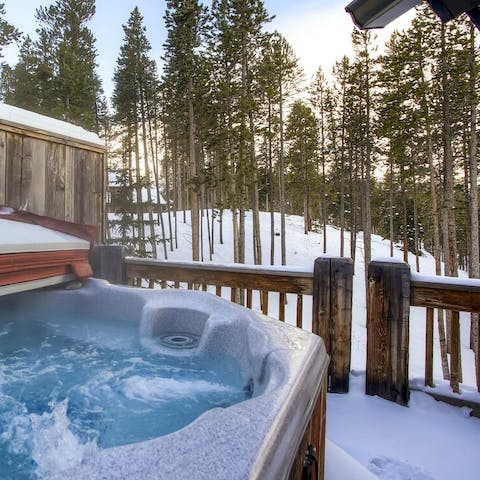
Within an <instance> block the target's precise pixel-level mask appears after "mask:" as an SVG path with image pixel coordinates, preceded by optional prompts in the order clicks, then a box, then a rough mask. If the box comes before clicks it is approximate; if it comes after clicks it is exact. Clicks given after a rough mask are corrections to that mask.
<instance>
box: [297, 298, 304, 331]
mask: <svg viewBox="0 0 480 480" xmlns="http://www.w3.org/2000/svg"><path fill="white" fill-rule="evenodd" d="M297 327H298V328H303V295H297Z"/></svg>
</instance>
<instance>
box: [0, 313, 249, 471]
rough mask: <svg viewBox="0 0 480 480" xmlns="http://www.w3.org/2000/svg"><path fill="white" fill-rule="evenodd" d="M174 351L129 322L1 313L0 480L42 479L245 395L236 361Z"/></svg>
mask: <svg viewBox="0 0 480 480" xmlns="http://www.w3.org/2000/svg"><path fill="white" fill-rule="evenodd" d="M178 338H180V336H178ZM175 353H176V350H175V349H172V354H171V355H166V354H164V353H159V352H158V351H157V350H155V349H149V348H148V342H144V341H143V339H141V338H140V335H139V331H138V327H136V326H135V325H131V324H125V323H123V324H122V322H118V323H113V322H102V321H101V320H99V319H97V318H79V317H75V316H72V317H68V318H66V317H62V318H59V317H55V316H54V315H52V316H50V317H49V318H44V317H42V318H39V317H38V315H37V314H36V313H35V312H34V311H32V312H27V313H25V314H24V315H21V316H18V315H15V318H13V313H12V312H11V311H9V310H7V309H1V308H0V432H1V433H0V478H1V479H2V480H9V479H12V480H13V479H15V480H23V479H41V478H47V477H49V476H51V475H54V474H58V473H60V472H62V471H65V470H67V469H69V468H71V467H73V466H75V465H78V464H80V463H81V462H82V461H83V460H84V459H86V458H88V457H89V456H91V455H93V454H94V453H95V452H96V451H97V450H98V449H102V448H108V447H113V446H118V445H124V444H128V443H135V442H139V441H143V440H148V439H151V438H155V437H158V436H161V435H166V434H168V433H171V432H173V431H176V430H178V429H180V428H182V427H184V426H186V425H187V424H189V423H190V422H192V421H193V420H194V419H195V418H197V417H198V416H199V415H201V414H202V413H203V412H205V411H207V410H209V409H211V408H215V407H228V406H230V405H232V404H234V403H237V402H239V401H242V400H245V399H246V398H248V396H249V394H248V392H246V391H245V389H244V383H245V382H244V381H243V379H242V377H241V375H240V368H239V366H238V364H237V363H236V362H235V361H234V360H233V359H231V358H228V357H227V358H224V357H222V359H218V358H213V357H203V356H202V357H199V356H185V355H176V354H175Z"/></svg>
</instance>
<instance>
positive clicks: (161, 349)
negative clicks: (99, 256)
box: [0, 279, 328, 480]
mask: <svg viewBox="0 0 480 480" xmlns="http://www.w3.org/2000/svg"><path fill="white" fill-rule="evenodd" d="M2 305H3V307H5V306H7V307H8V308H9V310H10V311H13V312H18V313H19V314H20V313H21V311H22V310H23V309H25V308H28V309H30V310H32V309H34V310H35V311H37V312H38V313H39V314H40V313H41V314H42V315H48V314H49V312H55V316H56V318H58V317H59V314H62V315H63V314H65V315H70V314H74V315H75V318H78V319H79V320H78V322H79V323H81V318H82V316H91V314H92V312H94V313H95V317H96V318H101V319H102V322H103V321H105V322H107V323H108V322H110V323H112V322H113V323H115V322H122V323H125V324H128V326H129V328H130V327H131V328H132V335H134V336H136V335H138V336H139V338H141V339H142V342H143V344H144V347H145V348H146V349H149V350H151V351H153V352H154V353H158V355H169V356H178V357H179V358H185V357H188V358H192V359H195V358H204V357H205V356H212V358H216V359H221V358H222V356H225V358H227V357H228V358H231V357H233V358H234V359H235V361H236V362H237V365H238V369H239V375H240V376H241V379H242V382H243V384H244V386H245V391H246V396H245V399H244V400H243V401H240V402H239V403H235V404H233V405H231V406H228V407H226V408H222V407H217V408H212V409H210V410H208V411H206V412H205V413H203V414H201V415H200V416H199V417H198V418H196V419H195V420H193V421H192V422H191V423H189V424H188V425H187V426H185V427H183V428H181V429H180V430H177V431H175V432H173V433H170V434H167V435H163V436H160V437H156V438H153V439H150V440H145V441H141V442H136V443H130V444H126V445H121V446H113V447H109V448H104V449H95V450H92V452H91V454H88V455H85V456H84V457H83V458H81V461H80V462H79V464H78V465H74V466H73V467H72V466H71V465H70V466H69V468H68V469H67V470H64V471H61V472H58V473H57V474H55V473H54V474H53V475H49V478H55V479H64V478H71V479H85V480H87V479H88V480H92V479H122V480H125V479H142V480H145V479H189V480H190V479H246V478H252V479H275V480H277V479H282V478H288V477H289V475H290V473H291V470H292V465H293V463H294V460H295V456H296V452H297V450H298V449H299V447H300V445H301V442H302V439H303V441H305V440H304V439H305V431H306V430H308V429H307V425H308V424H309V422H310V419H311V416H312V413H313V412H314V409H315V406H316V405H318V403H319V399H320V398H321V396H322V395H324V394H325V392H324V391H323V392H322V391H321V390H322V388H323V385H324V379H325V375H326V369H327V365H328V356H327V355H326V353H325V348H324V345H323V342H322V340H321V339H320V338H319V337H317V336H315V335H312V334H309V333H307V332H305V331H302V330H299V329H297V328H294V327H292V326H289V325H286V324H283V323H281V322H278V321H275V320H272V319H269V318H267V317H265V316H262V315H259V314H256V313H254V312H251V311H249V310H247V309H245V308H243V307H240V306H238V305H235V304H232V303H230V302H227V301H225V300H222V299H219V298H217V297H215V296H213V295H211V294H208V293H202V292H191V291H180V290H173V289H172V290H168V289H167V290H143V289H135V288H129V287H120V286H112V285H110V284H108V283H106V282H104V281H102V280H95V279H90V280H87V281H86V282H85V285H84V287H83V288H81V289H78V290H73V291H69V290H60V289H58V290H50V291H35V292H24V293H18V294H15V295H10V296H8V297H4V298H3V299H2V300H1V302H0V307H2ZM1 320H2V319H1V318H0V322H1ZM219 361H220V362H221V360H219ZM0 393H1V384H0ZM313 435H314V436H317V437H318V436H320V435H321V433H320V432H316V433H315V432H313ZM302 448H303V447H302ZM50 473H51V472H50Z"/></svg>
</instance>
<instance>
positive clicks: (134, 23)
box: [112, 8, 157, 258]
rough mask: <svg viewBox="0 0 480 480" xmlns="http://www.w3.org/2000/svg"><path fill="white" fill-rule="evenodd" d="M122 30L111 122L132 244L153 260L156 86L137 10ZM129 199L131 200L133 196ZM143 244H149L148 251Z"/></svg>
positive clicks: (155, 242)
mask: <svg viewBox="0 0 480 480" xmlns="http://www.w3.org/2000/svg"><path fill="white" fill-rule="evenodd" d="M123 30H124V34H125V37H124V42H123V44H122V46H121V48H120V55H119V57H118V60H117V66H116V69H115V74H114V92H113V96H112V103H113V106H114V109H115V116H114V119H115V122H116V124H117V125H118V126H119V127H120V133H121V135H122V137H123V139H122V142H123V144H124V148H123V152H122V157H123V159H122V163H123V168H122V173H121V178H122V179H123V181H124V182H127V185H126V186H127V187H129V188H130V190H131V192H132V193H133V191H135V203H136V206H135V207H136V212H135V213H136V222H135V224H134V227H136V231H137V237H138V239H137V241H138V245H136V246H137V247H138V253H139V254H140V255H141V256H145V255H147V254H148V255H151V256H153V257H154V258H156V255H157V251H156V250H157V248H156V245H157V238H156V234H155V230H154V219H153V213H152V197H151V185H152V181H151V176H150V162H149V159H151V158H152V156H153V155H152V151H151V150H152V148H151V147H149V132H148V119H149V118H150V117H151V116H152V115H153V113H152V112H153V111H152V109H151V108H150V102H151V101H152V99H153V98H154V96H155V93H154V92H155V90H156V85H157V79H156V72H155V63H154V62H153V61H152V60H151V59H150V58H149V57H148V52H149V50H150V48H151V47H150V44H149V42H148V40H147V38H146V35H145V27H144V26H143V18H142V16H141V14H140V11H139V10H138V8H134V10H133V11H132V13H131V14H130V17H129V19H128V22H127V24H126V25H124V27H123ZM142 159H143V161H144V162H143V166H142V162H141V161H142ZM133 163H135V166H133ZM125 170H126V173H125V172H124V171H125ZM142 173H143V175H142ZM128 182H129V185H128ZM145 192H146V195H145ZM130 198H131V199H132V200H133V196H130ZM145 212H147V213H148V222H147V227H148V228H149V230H150V232H149V235H146V234H145V219H144V215H145ZM147 243H149V244H150V248H148V249H147Z"/></svg>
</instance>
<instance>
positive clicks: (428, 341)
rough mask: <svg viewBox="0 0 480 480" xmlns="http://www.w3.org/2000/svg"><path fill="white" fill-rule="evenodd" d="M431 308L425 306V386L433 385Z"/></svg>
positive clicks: (432, 311)
mask: <svg viewBox="0 0 480 480" xmlns="http://www.w3.org/2000/svg"><path fill="white" fill-rule="evenodd" d="M433 314H434V309H433V308H427V316H426V331H425V386H427V387H434V386H435V385H434V384H433Z"/></svg>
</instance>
